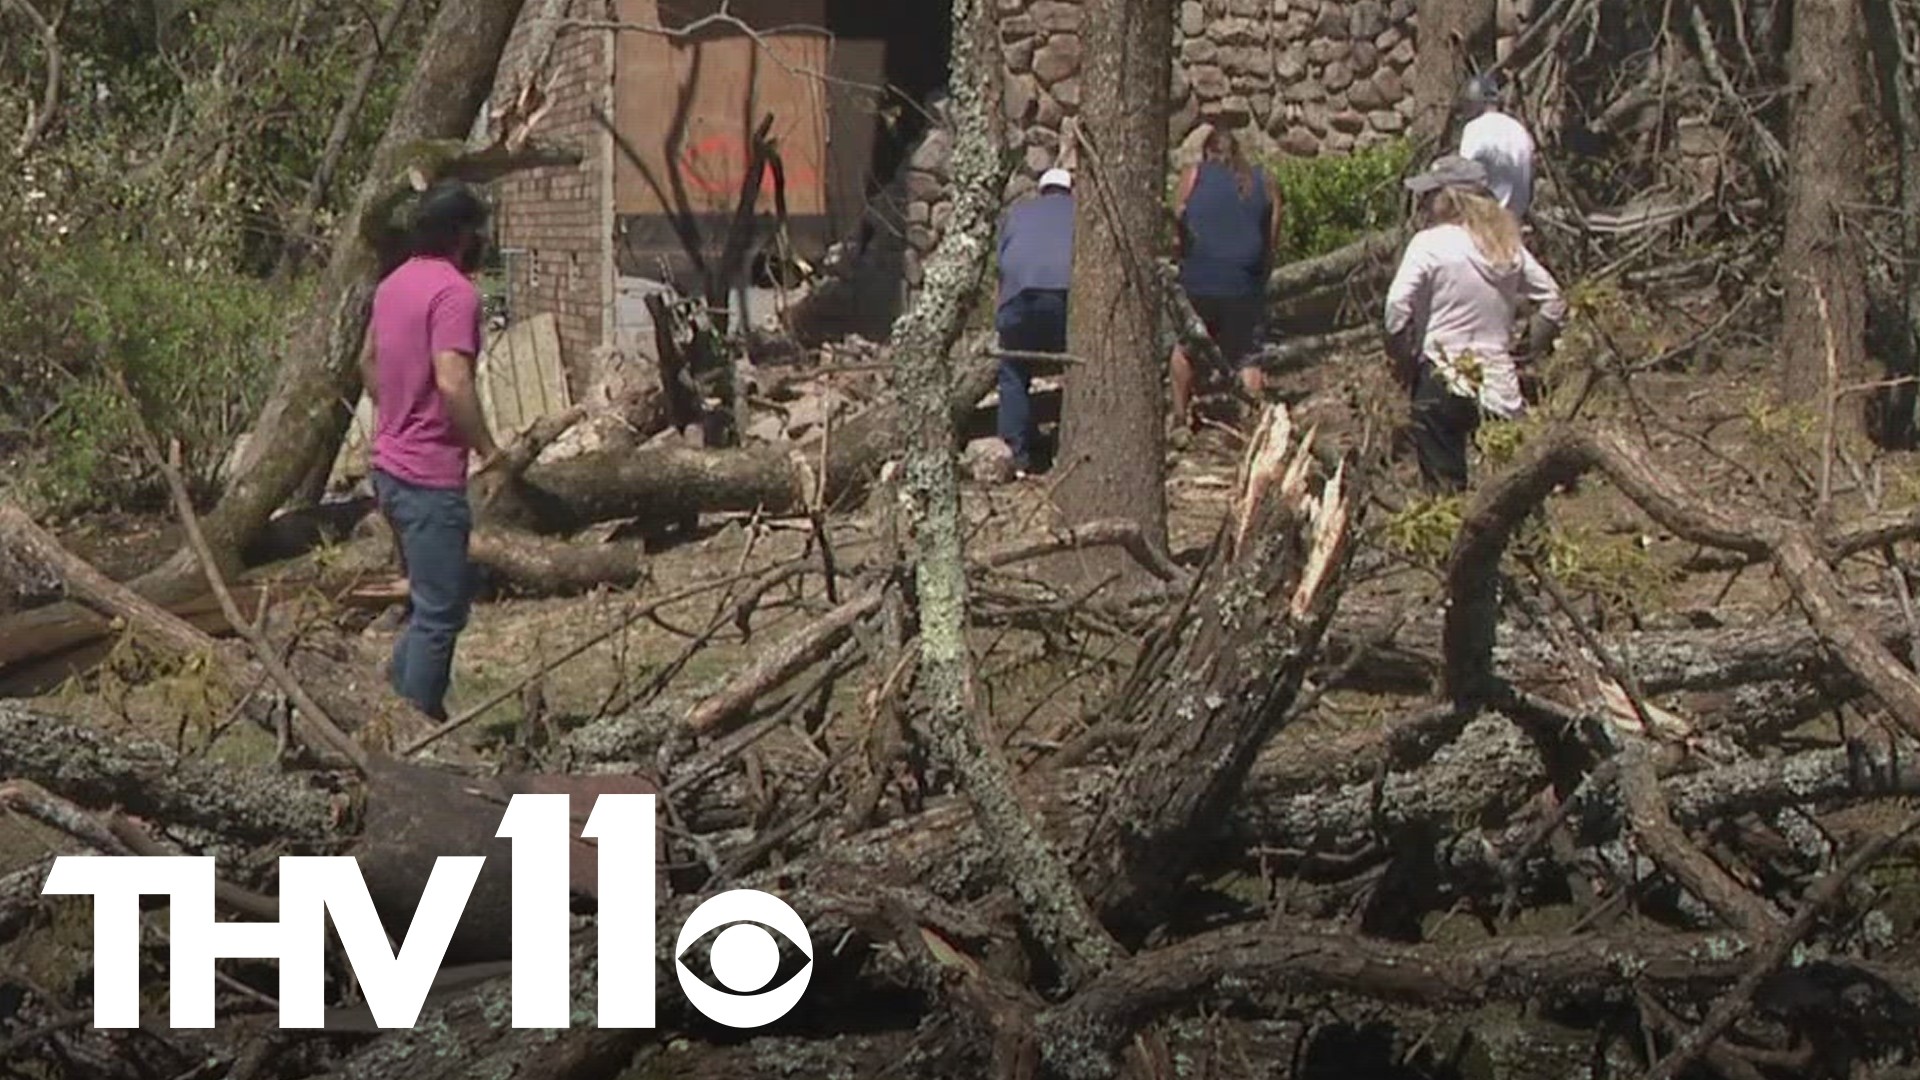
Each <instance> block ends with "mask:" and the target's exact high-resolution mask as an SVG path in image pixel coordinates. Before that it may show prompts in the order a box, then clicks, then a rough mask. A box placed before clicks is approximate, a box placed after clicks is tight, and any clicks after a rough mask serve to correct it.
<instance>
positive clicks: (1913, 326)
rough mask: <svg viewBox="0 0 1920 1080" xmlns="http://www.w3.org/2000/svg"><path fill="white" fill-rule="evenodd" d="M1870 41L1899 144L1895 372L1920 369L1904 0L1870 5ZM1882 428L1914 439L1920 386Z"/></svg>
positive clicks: (1909, 24) (1916, 143)
mask: <svg viewBox="0 0 1920 1080" xmlns="http://www.w3.org/2000/svg"><path fill="white" fill-rule="evenodd" d="M1866 19H1867V27H1866V29H1867V41H1868V44H1869V47H1870V48H1871V49H1872V50H1873V54H1874V61H1875V71H1876V73H1877V74H1878V75H1879V77H1880V105H1881V112H1882V113H1883V115H1884V116H1885V117H1886V121H1887V124H1888V126H1889V127H1891V128H1892V129H1893V132H1894V135H1895V137H1896V139H1897V140H1898V142H1899V145H1900V255H1901V258H1902V260H1903V264H1904V265H1902V266H1901V267H1900V268H1899V270H1898V271H1897V273H1896V274H1894V275H1893V278H1894V281H1895V282H1896V283H1897V284H1898V285H1899V287H1900V289H1901V299H1902V307H1901V312H1900V316H1901V320H1902V326H1901V328H1900V332H1899V336H1898V338H1897V340H1898V341H1899V348H1898V349H1897V350H1895V355H1894V356H1893V357H1891V358H1890V359H1892V360H1893V361H1894V363H1893V365H1892V366H1893V367H1894V369H1895V370H1894V373H1896V374H1899V375H1904V376H1906V377H1909V378H1912V377H1914V376H1915V375H1916V374H1920V269H1916V267H1917V266H1920V262H1916V260H1920V101H1916V99H1915V84H1916V81H1920V71H1916V70H1914V68H1913V66H1912V65H1911V64H1909V63H1908V62H1907V57H1908V56H1909V55H1912V50H1913V49H1914V48H1915V46H1916V36H1915V33H1914V31H1915V27H1914V24H1913V15H1912V14H1911V13H1908V12H1905V11H1903V10H1902V5H1901V3H1900V0H1874V2H1872V3H1870V4H1868V5H1867V8H1866ZM1885 400H1886V404H1887V406H1889V408H1888V410H1887V412H1886V413H1885V414H1884V416H1883V423H1882V434H1883V437H1884V438H1886V439H1887V440H1888V441H1889V442H1891V443H1893V444H1894V445H1902V444H1905V445H1912V444H1913V442H1914V440H1915V439H1916V437H1920V391H1916V389H1915V387H1913V386H1912V385H1907V386H1902V387H1899V388H1898V389H1895V390H1893V391H1890V392H1889V393H1887V394H1886V395H1885Z"/></svg>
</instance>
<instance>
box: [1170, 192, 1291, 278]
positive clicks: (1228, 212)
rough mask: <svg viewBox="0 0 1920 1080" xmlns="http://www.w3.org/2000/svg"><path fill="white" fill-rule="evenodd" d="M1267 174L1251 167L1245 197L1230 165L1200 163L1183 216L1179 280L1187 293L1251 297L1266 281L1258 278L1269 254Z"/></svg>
mask: <svg viewBox="0 0 1920 1080" xmlns="http://www.w3.org/2000/svg"><path fill="white" fill-rule="evenodd" d="M1269 205H1271V203H1270V201H1269V199H1268V196H1267V184H1266V178H1265V177H1264V176H1262V175H1261V172H1260V170H1258V169H1255V170H1253V183H1252V185H1251V186H1250V190H1249V191H1248V193H1247V196H1246V197H1245V198H1241V197H1240V188H1239V185H1238V184H1237V182H1236V181H1235V180H1234V176H1233V170H1232V169H1230V168H1228V167H1227V166H1225V165H1222V164H1220V163H1219V162H1215V161H1203V162H1201V163H1200V170H1199V175H1198V176H1197V177H1196V178H1195V179H1194V183H1193V193H1192V194H1191V195H1189V196H1187V211H1186V214H1185V216H1184V217H1182V219H1181V228H1182V229H1183V230H1184V232H1185V240H1186V246H1185V248H1184V251H1185V256H1184V257H1183V258H1182V259H1181V263H1180V284H1181V285H1182V286H1183V287H1184V288H1185V289H1186V291H1187V294H1188V295H1190V296H1252V295H1256V294H1258V293H1260V292H1261V291H1262V290H1263V289H1264V288H1265V286H1266V283H1265V282H1263V281H1261V280H1260V277H1261V271H1262V270H1263V269H1264V268H1265V264H1266V256H1267V237H1268V233H1267V208H1268V206H1269Z"/></svg>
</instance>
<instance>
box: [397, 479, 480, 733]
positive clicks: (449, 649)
mask: <svg viewBox="0 0 1920 1080" xmlns="http://www.w3.org/2000/svg"><path fill="white" fill-rule="evenodd" d="M373 490H374V495H375V496H376V497H377V498H378V499H379V501H380V510H381V512H382V513H383V514H385V515H386V517H387V521H388V522H389V523H390V524H391V525H392V526H393V533H394V536H395V537H396V538H397V539H398V540H399V541H400V560H401V571H402V572H403V573H405V574H406V575H407V590H408V596H407V622H406V625H405V626H404V627H403V628H402V629H401V631H400V636H399V638H398V639H397V640H395V641H394V643H393V665H392V670H391V671H390V672H389V673H388V680H389V681H390V682H391V683H392V684H393V690H394V693H396V694H399V695H400V696H401V697H403V698H406V699H407V700H408V701H411V702H413V704H414V707H415V708H417V709H419V710H420V711H421V712H423V713H426V714H427V715H428V716H430V717H432V718H433V719H435V720H445V719H446V718H447V707H446V698H447V685H448V684H449V683H450V682H451V681H452V677H453V645H454V640H455V639H456V638H458V637H459V636H460V631H462V630H464V629H466V625H467V612H468V611H469V609H470V608H471V607H472V605H473V572H472V569H471V568H470V567H469V565H468V563H467V538H468V537H469V536H470V535H471V534H472V533H473V512H472V509H471V508H470V507H469V506H468V505H467V493H466V491H465V489H462V488H426V487H419V486H416V485H414V484H409V483H407V482H406V481H404V480H400V479H397V478H395V477H393V476H391V475H389V474H387V473H385V472H382V471H380V470H378V469H375V470H373Z"/></svg>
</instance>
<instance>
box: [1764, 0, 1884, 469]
mask: <svg viewBox="0 0 1920 1080" xmlns="http://www.w3.org/2000/svg"><path fill="white" fill-rule="evenodd" d="M1864 23H1865V19H1864V15H1863V12H1862V11H1861V8H1860V3H1859V0H1797V4H1796V9H1795V11H1794V17H1793V45H1792V48H1791V49H1790V50H1789V52H1788V69H1789V71H1790V73H1791V75H1792V80H1793V86H1794V88H1795V89H1796V92H1797V93H1798V95H1799V96H1798V98H1797V100H1796V102H1795V107H1794V111H1793V134H1792V147H1791V149H1790V151H1789V156H1790V160H1791V172H1790V174H1789V176H1788V178H1787V227H1786V240H1785V250H1784V251H1783V252H1782V253H1781V259H1780V266H1781V267H1782V268H1783V271H1784V273H1785V275H1786V279H1785V280H1784V281H1782V282H1781V285H1782V286H1783V287H1784V289H1785V292H1786V300H1785V309H1784V311H1783V313H1782V323H1783V338H1784V340H1783V342H1782V346H1783V348H1782V351H1781V361H1780V390H1781V394H1782V397H1783V400H1785V401H1788V402H1796V403H1808V402H1811V403H1817V404H1816V407H1817V408H1818V409H1820V411H1821V413H1822V414H1824V412H1825V407H1826V402H1827V394H1828V388H1829V381H1830V376H1829V372H1828V367H1829V357H1828V353H1829V350H1830V349H1831V351H1832V353H1833V367H1834V369H1835V370H1834V373H1833V376H1832V381H1833V382H1834V383H1835V384H1836V385H1841V386H1844V385H1847V384H1850V383H1857V382H1861V381H1864V372H1865V369H1866V352H1865V333H1866V310H1867V296H1866V259H1865V254H1866V253H1865V249H1864V247H1863V245H1862V243H1861V240H1860V238H1859V229H1858V227H1857V226H1850V225H1849V224H1848V223H1847V222H1845V221H1844V220H1843V216H1844V215H1845V214H1847V213H1848V211H1847V209H1846V208H1847V207H1849V206H1860V205H1862V204H1864V203H1865V202H1866V201H1867V190H1866V176H1867V161H1866V154H1865V150H1866V146H1867V136H1868V132H1867V131H1865V130H1863V125H1864V124H1865V123H1866V122H1867V121H1868V118H1869V113H1868V111H1867V108H1868V104H1867V103H1868V96H1867V79H1868V77H1869V76H1868V68H1867V64H1868V56H1867V51H1866V39H1865V34H1864ZM1836 415H1837V420H1838V423H1839V426H1840V430H1841V431H1843V432H1846V431H1858V430H1860V428H1861V426H1862V423H1863V410H1862V409H1861V408H1860V398H1859V397H1857V396H1856V397H1853V398H1851V399H1848V400H1845V401H1842V402H1841V403H1840V407H1839V408H1838V410H1837V414H1836Z"/></svg>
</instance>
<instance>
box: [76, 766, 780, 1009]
mask: <svg viewBox="0 0 1920 1080" xmlns="http://www.w3.org/2000/svg"><path fill="white" fill-rule="evenodd" d="M654 800H655V796H653V795H602V796H600V797H599V798H598V799H597V800H596V801H595V803H594V807H593V813H592V814H591V815H589V816H588V818H587V821H586V824H585V826H584V827H583V828H582V829H581V835H582V836H583V837H586V838H588V839H590V840H592V841H594V842H595V843H596V844H597V845H598V848H599V852H598V855H599V895H598V911H599V915H598V916H597V918H596V919H595V923H596V925H597V929H598V934H599V940H598V942H597V945H598V964H597V975H598V980H599V981H598V985H597V987H596V992H595V997H596V999H597V1002H598V1015H597V1017H596V1020H597V1023H598V1026H600V1027H603V1028H650V1027H653V1026H654V975H655V956H654V949H655V944H656V940H657V938H656V932H657V929H656V927H655V924H654V912H655V902H656V897H655V895H654V893H655V889H654V872H655V865H656V852H655V836H656V835H657V834H656V832H655V826H654ZM570 818H571V800H570V799H569V797H568V796H566V795H515V796H513V798H512V800H511V801H510V802H509V804H508V806H507V812H506V815H505V816H504V817H503V818H502V819H501V821H500V829H499V832H498V834H497V835H499V836H501V837H506V838H509V839H511V840H512V842H513V974H512V978H513V986H512V996H513V1026H514V1027H516V1028H564V1027H569V1026H571V1024H572V1018H573V994H572V986H571V982H572V964H571V955H572V942H571V927H570V922H571V915H570V895H569V885H568V882H569V873H568V871H569V859H570V857H571V855H572V852H571V850H570V845H571V843H572V837H571V835H570V829H569V824H570ZM485 862H486V858H485V857H484V856H480V855H455V856H442V857H440V858H438V859H436V860H435V863H434V868H433V873H432V875H431V876H430V877H429V878H428V879H427V887H426V891H425V892H424V894H423V895H422V896H421V898H420V905H419V907H418V909H417V910H416V911H415V912H414V915H413V924H412V926H411V927H409V928H408V930H407V934H406V937H405V938H404V939H402V941H401V943H400V948H399V950H398V952H395V951H394V950H393V949H392V948H391V947H390V945H389V943H388V940H387V934H386V930H385V928H384V927H383V926H382V925H381V922H380V917H379V914H378V913H377V912H376V910H375V908H374V904H373V899H372V897H371V896H370V895H369V893H368V891H367V883H366V879H365V878H364V877H362V876H361V874H360V865H359V863H358V862H357V861H356V860H355V859H354V858H353V857H352V856H291V855H290V856H284V857H282V858H281V859H280V921H279V922H277V923H269V922H251V923H239V922H216V921H215V920H214V882H215V873H214V861H213V859H211V858H208V857H197V856H118V855H112V856H110V855H91V856H90V855H81V856H62V857H60V858H57V859H55V860H54V863H53V870H52V872H51V873H49V874H48V875H47V883H46V885H45V887H44V888H43V889H42V890H41V891H42V892H43V893H45V894H48V895H70V896H91V897H93V964H94V980H93V982H94V998H93V1023H94V1026H95V1027H100V1028H132V1027H138V1026H139V1025H140V955H139V944H140V898H141V897H142V896H157V895H159V896H166V897H167V898H168V910H169V928H168V937H169V946H168V948H169V952H168V959H169V973H168V988H169V991H170V994H169V997H170V999H171V1003H170V1006H169V1007H170V1010H171V1012H170V1014H169V1021H170V1025H171V1026H172V1027H175V1028H210V1027H213V1026H214V1023H213V1014H214V1008H213V1001H214V996H213V990H214V961H216V960H219V959H277V960H279V962H280V1024H281V1026H282V1027H288V1028H318V1027H323V1026H324V1017H325V1014H326V1006H325V1001H324V991H325V982H326V978H325V947H326V942H325V936H326V920H327V919H328V918H329V917H330V918H331V919H332V920H333V926H334V930H335V932H336V933H337V934H338V935H339V938H340V943H341V945H342V946H343V947H344V949H345V950H346V954H347V959H348V962H349V963H350V964H351V965H352V967H353V971H354V974H355V975H356V976H357V977H358V980H357V981H358V982H359V985H360V988H361V991H362V993H363V994H364V995H365V997H366V1002H367V1007H368V1010H369V1011H370V1012H372V1014H373V1018H374V1022H375V1023H376V1024H378V1025H379V1026H381V1027H384V1028H399V1027H411V1026H413V1024H414V1022H415V1021H416V1020H417V1019H418V1017H419V1015H420V1009H421V1007H422V1006H423V1005H424V1004H425V1002H426V997H427V992H428V990H429V989H431V988H432V986H433V980H434V977H435V975H437V974H438V973H439V971H440V962H441V960H442V959H443V958H445V956H446V952H447V946H448V944H449V943H450V942H451V941H452V940H453V935H454V931H455V929H456V928H457V927H458V926H459V924H460V918H461V915H462V914H463V913H464V912H465V910H466V905H467V900H468V898H469V896H470V895H471V894H472V892H473V886H474V882H475V881H477V880H478V879H479V877H480V867H481V865H482V864H483V863H485ZM721 927H725V929H721V930H720V932H719V934H718V935H717V936H716V937H715V938H714V942H713V946H712V949H711V953H710V961H709V963H710V967H711V968H712V970H713V974H714V977H715V978H716V979H718V980H719V981H720V983H721V984H722V985H724V986H725V987H726V990H725V991H721V990H716V989H714V988H713V987H711V986H709V985H707V984H706V982H705V981H703V980H702V979H700V977H699V976H697V975H695V974H693V973H692V972H691V971H690V970H689V969H688V968H687V965H686V958H687V955H686V954H687V953H688V951H689V950H688V947H689V946H690V945H692V944H694V943H695V942H697V941H699V940H700V939H701V938H702V937H704V936H705V935H706V934H707V933H708V932H710V931H712V930H715V929H719V928H721ZM769 928H770V929H772V930H775V931H778V932H780V933H781V934H782V935H784V936H785V937H787V938H788V939H789V940H790V941H792V942H793V944H794V946H795V947H796V948H798V949H799V950H800V952H801V954H802V955H803V956H804V957H805V959H806V963H805V965H804V966H803V967H802V968H801V970H800V971H799V972H797V973H796V974H794V975H793V976H792V977H791V978H790V979H789V980H788V981H787V982H786V983H785V984H784V985H782V986H780V987H778V988H769V985H768V984H769V983H770V982H771V980H772V979H773V977H774V976H775V975H776V974H778V972H779V967H780V946H779V944H778V943H777V942H776V941H775V940H774V938H773V935H772V934H771V933H769V932H768V931H769ZM674 956H675V960H674V967H675V969H676V970H675V974H676V975H677V976H678V977H679V981H680V986H681V989H682V991H683V992H684V993H685V994H686V996H687V1000H688V1001H689V1002H691V1003H692V1004H693V1006H694V1008H696V1009H698V1010H700V1012H701V1013H703V1014H705V1015H706V1016H707V1017H708V1018H709V1019H711V1020H713V1021H715V1022H717V1023H721V1024H726V1025H728V1026H729V1027H738V1028H754V1027H762V1026H764V1025H767V1024H771V1023H773V1022H774V1021H775V1020H778V1019H780V1018H781V1017H782V1016H785V1015H786V1014H787V1013H788V1012H789V1011H790V1010H792V1008H793V1007H794V1006H795V1005H796V1004H798V1003H799V1001H800V997H801V995H802V994H804V993H805V992H806V989H807V983H808V982H809V981H810V979H811V977H812V975H813V941H812V938H811V936H810V935H809V934H808V931H807V927H806V924H805V923H803V922H801V921H800V916H799V915H797V914H795V913H794V910H793V909H792V908H791V907H788V906H787V904H786V903H785V902H784V901H782V900H781V899H780V898H778V897H776V896H773V895H770V894H768V893H764V892H757V891H755V890H751V889H735V890H733V891H731V892H725V893H721V894H720V895H718V896H715V897H712V898H710V899H708V900H707V901H706V902H705V903H703V904H701V905H700V906H699V907H697V908H695V909H694V911H693V914H692V915H690V916H688V917H687V921H686V923H685V924H684V925H683V926H682V927H681V929H680V936H679V938H678V940H677V942H676V944H675V946H674Z"/></svg>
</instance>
